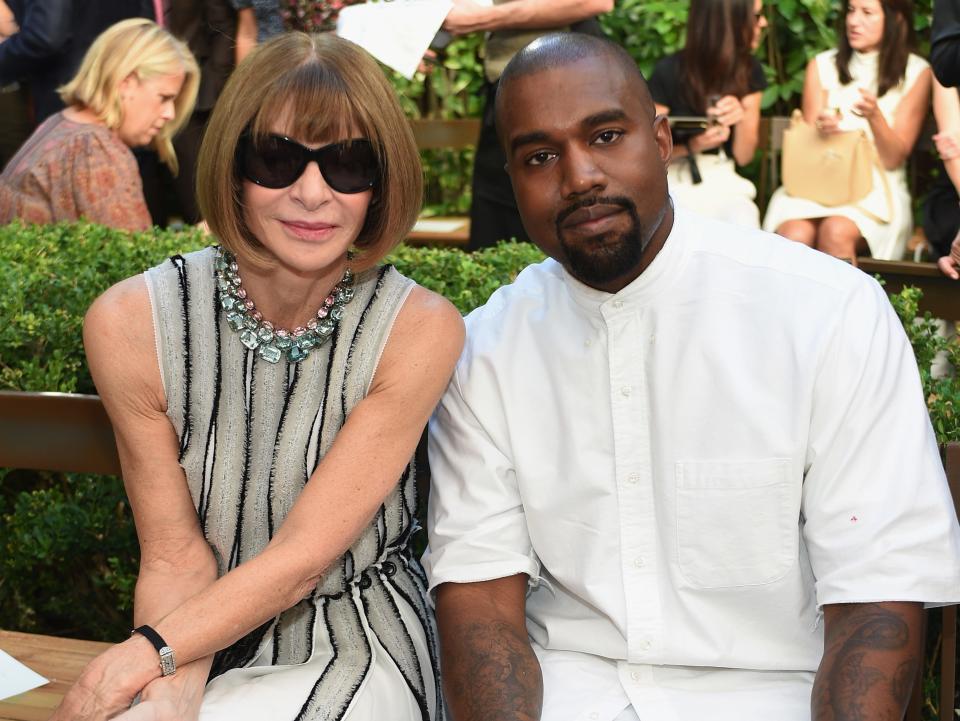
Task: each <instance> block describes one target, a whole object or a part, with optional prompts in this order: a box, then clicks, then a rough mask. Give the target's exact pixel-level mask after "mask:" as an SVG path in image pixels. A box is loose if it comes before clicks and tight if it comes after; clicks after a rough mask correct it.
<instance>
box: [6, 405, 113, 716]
mask: <svg viewBox="0 0 960 721" xmlns="http://www.w3.org/2000/svg"><path fill="white" fill-rule="evenodd" d="M0 467H2V468H22V469H29V470H45V471H74V472H82V473H100V474H104V475H111V474H119V473H120V461H119V459H118V458H117V447H116V443H115V442H114V438H113V427H112V426H111V425H110V419H109V418H108V417H107V414H106V411H104V409H103V404H102V403H101V402H100V398H99V397H98V396H85V395H77V394H70V393H18V392H13V391H0ZM109 645H110V644H108V643H100V642H97V641H79V640H76V639H71V638H57V637H54V636H41V635H37V634H29V633H17V632H14V631H3V630H0V649H2V650H4V651H6V652H7V653H8V654H10V655H11V656H13V657H14V658H15V659H17V660H18V661H20V662H21V663H24V664H26V665H27V666H29V667H30V668H32V669H33V670H34V671H36V672H37V673H39V674H40V675H42V676H45V677H46V678H48V679H50V683H48V684H46V685H45V686H41V687H40V688H36V689H33V690H32V691H28V692H26V693H23V694H20V695H19V696H14V697H12V698H8V699H3V700H0V721H46V719H47V718H49V717H50V715H51V714H52V713H53V710H54V709H55V708H56V707H57V706H58V705H59V704H60V700H61V699H62V698H63V695H64V694H65V693H66V692H67V689H68V688H70V686H71V685H72V684H73V682H74V681H76V680H77V677H78V676H79V675H80V672H81V671H82V670H83V667H84V666H86V665H87V663H88V662H89V661H90V659H92V658H93V657H94V656H96V655H97V654H99V653H101V652H102V651H104V650H105V649H106V648H107V647H108V646H109Z"/></svg>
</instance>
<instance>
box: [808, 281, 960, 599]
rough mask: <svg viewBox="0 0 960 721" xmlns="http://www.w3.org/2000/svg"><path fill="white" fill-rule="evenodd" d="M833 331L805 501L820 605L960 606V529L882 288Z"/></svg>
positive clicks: (911, 366) (859, 292) (866, 295)
mask: <svg viewBox="0 0 960 721" xmlns="http://www.w3.org/2000/svg"><path fill="white" fill-rule="evenodd" d="M831 322H833V323H834V324H835V326H834V329H833V331H832V335H831V337H830V340H829V342H828V344H827V346H826V349H825V353H824V354H823V357H822V360H821V365H820V369H819V371H818V373H817V376H816V387H815V390H814V397H813V412H812V415H811V426H810V438H809V443H808V456H807V470H806V474H805V478H804V485H803V501H802V503H803V505H802V509H803V515H804V519H805V523H804V526H803V534H804V539H805V541H806V546H807V550H808V553H809V556H810V564H811V567H812V569H813V573H814V576H815V577H816V595H817V602H818V605H820V606H823V605H825V604H832V603H853V602H873V601H922V602H926V603H928V604H929V605H938V604H944V603H953V602H957V601H960V527H958V524H957V518H956V514H955V512H954V508H953V503H952V500H951V497H950V491H949V488H948V486H947V483H946V478H945V477H944V472H943V466H942V464H941V461H940V455H939V452H938V448H937V444H936V439H935V437H934V434H933V429H932V427H931V425H930V419H929V416H928V413H927V408H926V404H925V402H924V398H923V392H922V388H921V384H920V378H919V375H918V372H917V367H916V362H915V360H914V356H913V352H912V350H911V347H910V344H909V342H908V340H907V337H906V334H905V333H904V330H903V327H902V325H901V324H900V321H899V319H898V318H897V316H896V314H895V313H894V312H893V309H892V308H891V306H890V303H889V301H888V300H887V297H886V294H885V293H884V292H883V290H882V289H881V288H880V286H879V285H878V284H877V283H875V282H874V281H872V280H871V281H870V282H869V283H863V284H859V286H858V287H857V288H856V289H855V290H854V291H853V292H852V293H851V294H850V295H849V296H848V297H847V299H846V302H845V303H844V304H843V307H841V308H838V309H837V317H836V318H835V319H834V320H833V321H831Z"/></svg>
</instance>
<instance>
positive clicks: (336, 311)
mask: <svg viewBox="0 0 960 721" xmlns="http://www.w3.org/2000/svg"><path fill="white" fill-rule="evenodd" d="M342 319H343V308H341V307H340V306H339V305H337V306H334V307H333V308H331V309H330V320H332V321H334V322H336V323H339V322H340V321H341V320H342Z"/></svg>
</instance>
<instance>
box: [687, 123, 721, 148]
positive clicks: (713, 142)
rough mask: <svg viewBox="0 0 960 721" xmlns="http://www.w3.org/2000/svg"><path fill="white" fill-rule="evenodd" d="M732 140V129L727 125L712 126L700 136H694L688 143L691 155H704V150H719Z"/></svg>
mask: <svg viewBox="0 0 960 721" xmlns="http://www.w3.org/2000/svg"><path fill="white" fill-rule="evenodd" d="M729 138H730V128H729V127H727V126H726V125H711V126H710V127H709V128H707V129H706V130H704V131H703V132H702V133H700V134H699V135H694V136H693V137H692V138H690V140H689V141H688V142H687V147H688V148H689V149H690V152H691V153H702V152H703V151H704V150H713V149H714V148H719V147H720V146H721V145H723V144H724V143H725V142H727V140H728V139H729Z"/></svg>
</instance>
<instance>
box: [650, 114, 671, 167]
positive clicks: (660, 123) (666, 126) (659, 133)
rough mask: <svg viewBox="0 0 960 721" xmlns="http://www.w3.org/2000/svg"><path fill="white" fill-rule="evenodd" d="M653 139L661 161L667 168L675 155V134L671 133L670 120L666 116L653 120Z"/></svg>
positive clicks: (659, 116)
mask: <svg viewBox="0 0 960 721" xmlns="http://www.w3.org/2000/svg"><path fill="white" fill-rule="evenodd" d="M653 139H654V140H655V141H656V143H657V150H658V151H659V153H660V160H662V161H663V165H664V167H666V166H667V165H668V164H669V163H670V157H671V156H672V155H673V133H671V132H670V119H669V118H668V117H667V116H666V115H658V116H657V117H655V118H654V119H653Z"/></svg>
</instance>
